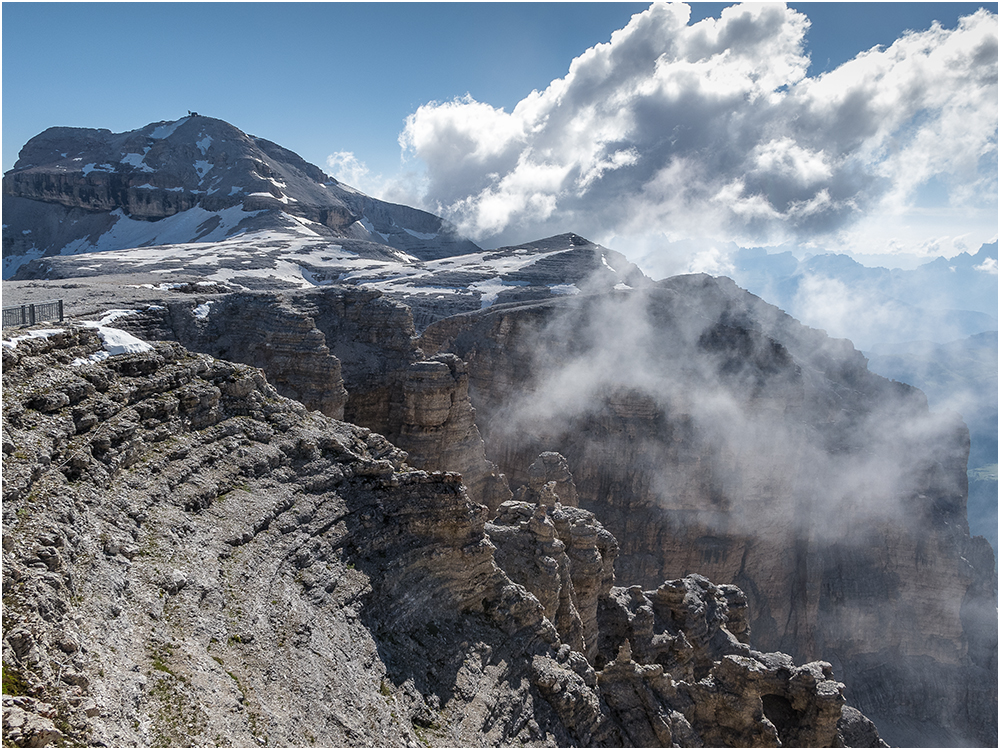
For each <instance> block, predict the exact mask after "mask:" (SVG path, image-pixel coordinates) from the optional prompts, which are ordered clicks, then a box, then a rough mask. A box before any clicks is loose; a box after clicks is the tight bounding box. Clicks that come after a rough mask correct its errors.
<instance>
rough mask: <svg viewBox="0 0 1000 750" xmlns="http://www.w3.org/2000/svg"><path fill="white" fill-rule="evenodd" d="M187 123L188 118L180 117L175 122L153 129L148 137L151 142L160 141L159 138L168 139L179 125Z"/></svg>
mask: <svg viewBox="0 0 1000 750" xmlns="http://www.w3.org/2000/svg"><path fill="white" fill-rule="evenodd" d="M187 121H188V118H186V117H182V118H181V119H180V120H177V121H176V122H166V123H164V124H163V125H160V126H159V127H156V128H153V132H152V133H150V134H149V137H150V138H152V139H153V140H160V139H161V138H169V137H170V136H172V135H173V134H174V131H175V130H177V128H179V127H180V126H181V125H183V124H184V123H185V122H187Z"/></svg>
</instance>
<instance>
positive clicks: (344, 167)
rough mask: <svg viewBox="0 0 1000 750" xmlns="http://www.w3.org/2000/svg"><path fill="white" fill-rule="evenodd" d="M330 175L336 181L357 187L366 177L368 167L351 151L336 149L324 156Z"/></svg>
mask: <svg viewBox="0 0 1000 750" xmlns="http://www.w3.org/2000/svg"><path fill="white" fill-rule="evenodd" d="M326 166H327V168H328V169H329V170H330V175H331V176H332V177H333V178H334V179H335V180H337V181H338V182H346V183H347V184H348V185H350V186H351V187H357V186H358V185H360V184H361V183H362V182H364V181H365V180H366V178H367V177H368V167H367V166H366V165H365V163H364V162H363V161H360V160H359V159H358V158H357V157H356V156H355V155H354V153H353V152H352V151H337V152H335V153H332V154H330V155H329V156H328V157H326Z"/></svg>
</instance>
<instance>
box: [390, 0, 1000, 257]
mask: <svg viewBox="0 0 1000 750" xmlns="http://www.w3.org/2000/svg"><path fill="white" fill-rule="evenodd" d="M806 13H808V10H806ZM689 17H690V13H689V9H688V8H687V6H685V5H682V4H654V5H653V6H651V7H650V8H649V9H648V10H646V11H644V12H643V13H640V14H637V15H635V16H633V17H632V20H631V21H630V22H629V24H628V25H627V26H626V27H625V28H624V29H620V30H618V31H616V32H614V34H612V36H611V40H610V42H608V43H604V44H598V45H596V46H595V47H592V48H591V49H589V50H587V51H586V52H585V53H583V54H582V55H580V56H579V57H578V58H576V59H575V60H573V61H572V62H571V63H570V66H569V71H568V73H567V75H566V76H565V77H564V78H561V79H557V80H555V81H553V82H552V83H551V84H550V85H549V86H548V87H547V88H546V89H545V90H544V91H533V92H531V93H530V94H528V95H527V96H526V97H525V98H524V99H523V100H522V101H520V102H519V103H518V104H517V106H515V107H514V109H513V110H512V111H511V112H506V111H505V110H503V109H498V108H495V107H493V106H491V105H489V104H487V103H483V102H478V101H475V100H474V99H472V98H471V97H470V96H469V95H466V96H465V97H462V98H460V99H456V100H454V101H451V102H443V103H439V102H431V103H429V104H426V105H424V106H422V107H420V108H419V109H418V110H417V111H416V112H414V113H413V114H412V115H410V117H409V118H408V119H407V123H406V128H405V130H404V131H403V133H402V134H401V135H400V144H401V145H402V146H403V148H404V149H405V150H406V151H407V153H409V154H412V155H413V156H416V157H417V158H418V159H419V160H421V161H422V162H423V163H424V164H425V165H426V182H425V192H424V193H423V195H422V203H423V205H424V206H425V207H426V208H428V209H430V210H433V211H436V212H438V213H441V214H443V215H444V216H446V217H447V218H449V219H450V220H452V221H454V222H455V223H457V224H458V225H459V227H460V228H461V229H462V230H464V231H466V232H468V233H470V234H471V235H472V236H474V237H476V238H478V239H480V240H482V241H484V242H496V243H500V242H503V241H508V240H510V241H518V240H524V239H526V238H527V237H534V236H543V235H545V234H552V233H556V232H560V231H570V230H571V231H576V232H579V233H581V234H585V235H587V236H589V237H591V238H592V239H596V240H598V241H607V240H608V239H609V238H610V237H613V236H649V235H656V236H663V237H665V238H667V239H669V240H678V239H682V238H684V237H706V236H711V237H715V238H717V239H725V240H734V241H737V242H750V243H764V242H767V243H776V242H781V241H785V240H790V239H800V240H802V239H807V238H814V237H827V238H829V239H830V241H831V242H834V241H835V240H837V238H838V237H840V236H841V235H840V234H839V233H842V232H843V231H846V230H849V229H850V227H851V226H855V225H856V223H857V222H858V221H859V220H862V219H865V218H868V217H872V216H876V215H877V216H883V215H890V216H895V217H900V216H903V215H905V214H907V213H908V212H912V211H914V210H915V209H916V208H919V202H920V201H921V200H925V197H922V196H924V193H926V192H927V189H928V188H927V186H928V185H929V184H932V183H933V185H934V187H935V190H938V191H939V192H940V191H944V194H945V195H946V199H945V200H946V201H947V208H948V209H949V210H950V211H951V215H952V216H953V217H955V216H957V217H959V218H960V217H961V215H962V212H963V211H964V210H965V209H966V208H968V209H969V210H979V211H982V210H984V209H985V208H987V207H990V206H991V207H992V208H991V209H989V210H992V211H995V208H996V201H997V142H996V133H997V18H996V16H995V15H993V14H991V13H988V12H986V11H982V10H981V11H979V12H977V13H976V14H975V15H972V16H969V17H967V18H964V19H962V20H961V22H960V24H959V26H958V28H956V29H952V30H946V29H942V28H940V27H939V26H936V25H935V26H933V27H932V28H930V29H928V30H926V31H922V32H908V33H907V34H905V35H904V36H903V37H901V38H900V39H899V40H897V41H896V42H895V43H894V44H893V45H891V46H890V47H889V48H887V49H881V48H874V49H872V50H869V51H867V52H864V53H862V54H860V55H858V56H857V57H856V58H855V59H853V60H851V61H849V62H847V63H845V64H844V65H842V66H840V67H839V68H837V69H836V70H833V71H831V72H829V73H826V74H823V75H820V76H818V77H815V78H809V77H807V75H806V70H807V67H808V57H807V50H805V49H804V47H803V44H804V39H805V32H806V30H807V29H808V27H809V21H808V19H807V17H806V15H804V14H803V13H800V12H797V11H795V10H792V9H790V8H786V7H785V6H783V5H780V4H760V5H741V6H734V7H730V8H727V9H725V10H724V11H723V12H722V14H721V16H720V18H719V19H712V18H708V19H705V20H703V21H700V22H699V23H696V24H693V25H692V24H689ZM994 223H995V220H994ZM967 232H968V229H967V228H966V229H956V230H955V231H954V232H953V236H955V237H958V236H959V235H962V234H963V233H967ZM938 234H939V235H940V234H941V232H940V231H938ZM622 249H626V248H622Z"/></svg>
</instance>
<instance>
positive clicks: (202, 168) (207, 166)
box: [194, 160, 215, 180]
mask: <svg viewBox="0 0 1000 750" xmlns="http://www.w3.org/2000/svg"><path fill="white" fill-rule="evenodd" d="M214 166H215V165H214V164H212V162H210V161H204V160H199V161H196V162H195V163H194V170H195V171H196V172H197V173H198V179H199V180H204V179H205V175H206V174H208V172H209V170H211V169H212V167H214Z"/></svg>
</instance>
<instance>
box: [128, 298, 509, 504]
mask: <svg viewBox="0 0 1000 750" xmlns="http://www.w3.org/2000/svg"><path fill="white" fill-rule="evenodd" d="M116 325H119V326H121V327H122V328H123V329H125V330H128V331H130V332H132V333H134V334H136V335H138V336H140V337H144V338H149V339H156V340H175V341H179V342H181V343H182V344H183V345H184V346H186V347H189V348H190V349H193V350H195V351H199V352H204V353H208V354H212V355H213V356H218V357H227V358H229V359H232V360H235V361H238V362H243V363H246V364H250V365H253V366H255V367H261V368H262V369H264V370H265V372H267V374H268V379H269V381H270V382H271V383H272V384H273V385H274V386H275V387H276V388H277V389H278V391H279V392H280V393H281V394H282V395H284V396H287V397H289V398H293V399H296V400H298V401H301V402H302V403H303V404H305V405H306V406H307V407H308V408H310V409H316V410H318V411H321V412H323V413H324V414H326V415H327V416H331V417H334V418H338V419H339V418H344V419H346V420H347V421H350V422H352V423H354V424H357V425H361V426H363V427H367V428H369V429H372V430H375V431H377V432H379V433H381V434H384V435H385V436H386V437H388V438H389V439H390V440H391V441H392V442H393V443H394V444H395V445H398V446H399V447H400V448H402V449H404V450H405V451H407V452H408V453H409V454H410V459H409V462H410V464H411V465H412V466H415V467H418V468H421V469H427V470H447V471H455V472H459V473H461V474H462V476H463V479H464V481H465V484H466V487H467V489H468V491H469V493H470V495H471V496H472V497H473V499H475V500H476V501H478V502H483V503H485V504H486V505H488V506H490V507H491V508H496V507H497V506H498V505H499V504H500V503H501V502H503V501H504V500H506V499H508V498H509V497H510V491H509V489H508V488H507V483H506V479H505V478H504V477H503V476H502V475H501V474H500V473H499V472H498V471H497V469H496V466H495V465H493V464H492V463H490V462H489V461H487V460H486V458H485V454H484V447H483V441H482V438H481V437H480V434H479V429H478V427H477V426H476V422H475V410H474V409H473V408H472V406H471V403H470V402H469V396H468V376H467V374H466V372H465V365H464V363H463V362H462V361H461V360H459V359H458V358H457V357H454V356H453V355H442V356H438V357H435V358H431V359H424V358H423V356H422V352H421V351H420V350H419V349H418V348H417V346H416V344H415V341H414V338H413V332H414V331H413V319H412V316H411V315H410V312H409V310H408V309H407V308H406V307H404V306H402V305H399V304H398V303H394V302H391V301H389V300H387V299H385V298H384V297H382V295H381V294H379V293H378V292H371V291H366V290H361V289H353V288H349V287H348V288H331V289H325V290H319V291H315V292H310V293H298V294H277V293H273V292H261V293H253V294H246V293H244V294H230V295H223V296H219V297H215V298H209V297H198V296H196V297H195V299H193V300H185V301H183V302H177V301H171V302H167V304H165V305H152V306H147V307H145V308H144V309H141V310H137V311H135V312H134V313H133V314H130V315H126V316H124V317H122V318H120V319H119V320H117V321H116Z"/></svg>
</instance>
